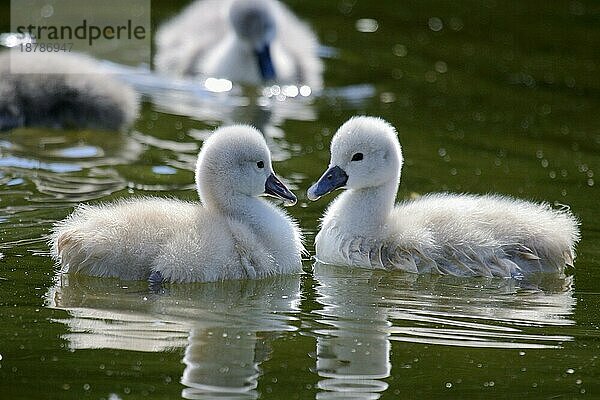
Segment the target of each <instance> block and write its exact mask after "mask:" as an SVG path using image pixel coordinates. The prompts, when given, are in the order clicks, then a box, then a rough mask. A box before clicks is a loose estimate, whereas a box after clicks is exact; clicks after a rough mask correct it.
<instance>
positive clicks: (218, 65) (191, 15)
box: [155, 0, 323, 90]
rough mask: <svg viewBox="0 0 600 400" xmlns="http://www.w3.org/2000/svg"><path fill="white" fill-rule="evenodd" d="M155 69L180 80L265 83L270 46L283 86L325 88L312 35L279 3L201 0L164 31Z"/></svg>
mask: <svg viewBox="0 0 600 400" xmlns="http://www.w3.org/2000/svg"><path fill="white" fill-rule="evenodd" d="M156 43H157V52H156V58H155V65H156V67H157V69H158V70H159V71H162V72H166V73H172V74H176V75H190V76H195V75H202V76H205V77H216V78H226V79H229V80H231V81H233V82H237V83H246V84H252V85H260V84H262V83H264V78H263V77H262V76H261V71H260V67H259V64H258V62H257V58H256V54H255V52H256V50H257V49H258V48H261V47H263V46H265V45H269V47H270V54H271V58H272V62H273V66H274V70H275V75H276V76H275V78H274V81H275V82H277V83H280V84H305V85H309V86H311V88H313V90H315V89H319V88H321V86H322V70H323V66H322V62H321V60H320V59H319V57H318V54H317V49H318V40H317V38H316V36H315V34H314V33H313V32H312V30H311V29H310V28H309V27H308V26H307V25H306V24H304V23H303V22H301V21H300V20H299V19H298V18H297V17H296V16H295V15H294V14H293V13H292V12H291V11H290V10H289V9H288V8H287V7H286V6H285V5H283V4H281V3H280V2H278V1H276V0H200V1H196V2H194V3H192V4H191V5H190V6H188V7H187V8H186V9H185V10H184V11H183V12H182V13H181V14H179V15H178V16H176V17H175V18H173V19H172V20H170V21H168V22H167V23H165V24H164V25H163V26H161V27H160V28H159V30H158V32H157V34H156Z"/></svg>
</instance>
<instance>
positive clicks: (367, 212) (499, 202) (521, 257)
mask: <svg viewBox="0 0 600 400" xmlns="http://www.w3.org/2000/svg"><path fill="white" fill-rule="evenodd" d="M359 154H360V155H359ZM401 167H402V152H401V148H400V143H399V142H398V138H397V134H396V130H395V129H394V127H392V126H391V125H389V124H388V123H387V122H385V121H383V120H381V119H379V118H373V117H354V118H352V119H350V120H349V121H348V122H346V123H345V124H343V125H342V126H341V127H340V128H339V130H338V131H337V133H336V134H335V136H334V137H333V140H332V143H331V162H330V168H329V169H328V170H327V171H326V172H325V174H324V175H323V176H322V177H321V179H320V180H319V181H318V182H317V183H316V184H315V185H313V186H312V187H311V188H310V189H309V191H308V197H309V198H310V199H311V200H316V199H317V198H319V197H320V196H322V195H324V194H326V193H329V192H330V191H332V190H334V189H336V188H339V187H344V188H346V189H347V190H346V191H345V192H343V193H342V194H340V195H339V196H338V197H337V198H336V199H335V200H334V201H333V202H332V204H331V205H330V206H329V208H328V209H327V211H326V212H325V215H324V216H323V219H322V223H321V230H320V231H319V233H318V235H317V237H316V239H315V242H316V243H315V246H316V257H317V259H318V260H319V261H322V262H324V263H330V264H337V265H348V266H360V267H367V268H384V269H391V270H403V271H408V272H414V273H426V272H431V273H441V274H450V275H458V276H474V275H479V276H497V277H511V276H512V277H515V276H522V275H527V274H531V273H535V272H552V273H563V272H564V268H565V266H566V265H572V264H573V260H574V258H575V244H576V243H577V241H578V240H579V228H578V225H579V224H578V221H577V220H576V218H575V217H574V216H573V215H572V214H571V212H569V211H568V210H567V209H566V208H565V209H560V210H556V209H553V208H551V207H550V206H549V205H548V204H546V203H542V204H536V203H531V202H527V201H523V200H517V199H512V198H509V197H504V196H498V195H485V196H481V195H468V194H450V193H437V194H430V195H426V196H423V197H421V198H419V199H416V200H412V201H403V202H401V203H399V204H397V205H395V204H394V202H395V196H396V192H397V188H398V184H399V181H400V170H401Z"/></svg>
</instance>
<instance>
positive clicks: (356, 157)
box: [352, 153, 363, 161]
mask: <svg viewBox="0 0 600 400" xmlns="http://www.w3.org/2000/svg"><path fill="white" fill-rule="evenodd" d="M362 159H363V153H356V154H354V155H353V156H352V161H360V160H362Z"/></svg>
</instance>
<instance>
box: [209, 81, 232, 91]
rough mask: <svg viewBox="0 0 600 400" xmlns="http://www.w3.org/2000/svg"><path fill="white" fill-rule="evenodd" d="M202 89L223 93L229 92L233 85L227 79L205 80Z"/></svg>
mask: <svg viewBox="0 0 600 400" xmlns="http://www.w3.org/2000/svg"><path fill="white" fill-rule="evenodd" d="M204 87H205V88H206V89H207V90H209V91H211V92H215V93H223V92H229V91H230V90H231V89H232V88H233V83H231V81H230V80H229V79H217V78H207V79H206V81H204Z"/></svg>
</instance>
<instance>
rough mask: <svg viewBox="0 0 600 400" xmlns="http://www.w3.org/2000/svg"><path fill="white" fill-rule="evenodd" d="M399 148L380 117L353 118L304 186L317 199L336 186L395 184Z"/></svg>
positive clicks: (394, 131)
mask: <svg viewBox="0 0 600 400" xmlns="http://www.w3.org/2000/svg"><path fill="white" fill-rule="evenodd" d="M401 168H402V150H401V149H400V143H399V142H398V137H397V133H396V130H395V129H394V127H393V126H392V125H390V124H389V123H387V122H386V121H384V120H383V119H381V118H375V117H362V116H361V117H353V118H351V119H349V120H348V121H347V122H346V123H344V124H343V125H342V126H341V127H340V128H339V129H338V131H337V132H336V133H335V135H334V136H333V139H332V141H331V161H330V162H329V168H328V169H327V171H325V173H324V174H323V176H321V178H320V179H319V180H318V181H317V182H316V183H315V184H314V185H312V186H311V187H310V189H308V193H307V195H308V198H309V199H310V200H317V199H318V198H319V197H321V196H323V195H326V194H327V193H330V192H332V191H333V190H335V189H338V188H347V189H364V188H369V187H376V186H381V185H384V184H386V183H390V182H393V183H394V185H395V186H397V185H398V181H399V179H400V169H401Z"/></svg>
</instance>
